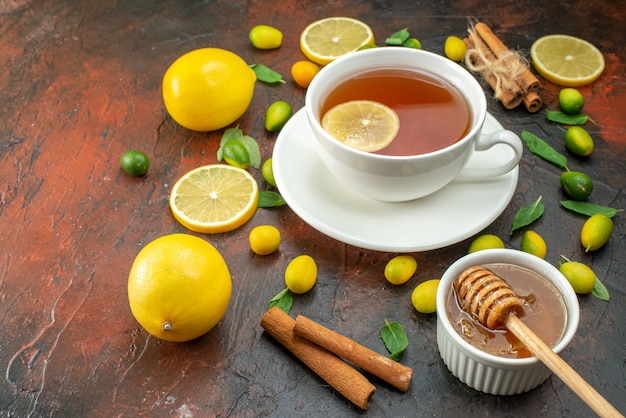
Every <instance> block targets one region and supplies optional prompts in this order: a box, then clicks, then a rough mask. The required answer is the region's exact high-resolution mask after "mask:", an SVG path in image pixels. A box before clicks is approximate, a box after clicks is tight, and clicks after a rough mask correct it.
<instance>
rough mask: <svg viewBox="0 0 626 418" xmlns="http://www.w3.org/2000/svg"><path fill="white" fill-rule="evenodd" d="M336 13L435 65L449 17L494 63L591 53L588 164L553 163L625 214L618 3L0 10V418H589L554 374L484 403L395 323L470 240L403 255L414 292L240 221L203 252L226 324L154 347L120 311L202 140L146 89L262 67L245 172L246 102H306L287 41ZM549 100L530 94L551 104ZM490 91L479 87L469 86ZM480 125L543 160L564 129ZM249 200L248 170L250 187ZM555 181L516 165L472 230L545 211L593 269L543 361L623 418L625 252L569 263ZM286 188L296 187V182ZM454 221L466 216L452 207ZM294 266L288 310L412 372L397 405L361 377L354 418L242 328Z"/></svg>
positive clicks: (291, 233)
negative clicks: (500, 208) (176, 78)
mask: <svg viewBox="0 0 626 418" xmlns="http://www.w3.org/2000/svg"><path fill="white" fill-rule="evenodd" d="M336 15H347V16H352V17H355V18H359V19H361V20H363V21H365V22H367V23H368V24H369V25H370V26H371V27H372V29H373V30H374V33H375V35H376V38H377V43H378V44H379V45H380V44H382V43H383V41H384V38H385V37H386V36H388V35H390V34H391V33H393V32H395V31H396V30H398V29H401V28H405V27H406V28H408V29H409V31H410V32H411V34H413V35H414V36H416V37H417V38H418V39H420V41H421V42H422V45H423V49H425V50H429V51H434V52H437V53H443V52H442V51H443V43H444V40H445V39H446V37H447V36H448V35H458V36H461V37H463V36H465V34H466V29H467V23H468V18H469V17H474V18H476V19H478V20H480V21H483V22H485V23H487V24H489V25H490V26H492V28H493V29H494V31H495V32H496V33H497V34H498V35H500V37H501V38H502V39H503V40H504V42H505V43H507V45H508V46H509V47H511V48H514V49H519V50H520V51H522V52H523V53H528V50H529V48H530V45H531V44H532V42H533V41H534V40H535V39H537V38H538V37H539V36H542V35H545V34H551V33H566V34H571V35H575V36H579V37H582V38H585V39H587V40H589V41H591V42H593V43H594V44H595V45H597V46H598V47H599V48H600V49H601V50H602V52H603V53H604V56H605V58H606V64H607V65H606V70H605V72H604V74H603V76H602V77H601V78H600V80H599V81H597V82H596V83H594V84H593V85H591V86H588V87H584V88H582V89H581V91H582V93H583V95H584V96H585V98H586V100H587V103H586V106H585V111H586V112H587V113H589V114H590V115H591V117H592V118H593V119H594V121H595V125H588V126H587V127H588V128H589V131H590V132H591V134H592V135H593V137H594V138H595V140H596V150H595V152H594V154H593V155H592V156H591V157H589V158H588V159H579V158H575V157H573V156H570V157H569V158H570V167H571V168H572V169H575V170H581V171H585V172H587V173H588V174H589V175H590V176H591V177H592V178H593V179H594V181H595V190H594V192H593V194H592V196H591V198H590V200H591V201H593V202H595V203H599V204H602V205H608V206H613V207H617V208H626V198H625V196H624V187H625V183H626V175H625V174H624V162H625V157H626V140H625V139H624V132H625V131H626V122H625V121H624V119H625V118H624V108H625V107H626V81H625V77H626V67H625V65H624V59H625V55H624V52H623V51H624V45H626V35H625V32H624V29H623V28H624V24H625V21H624V20H625V19H624V18H625V15H626V13H625V8H624V2H622V1H617V2H613V1H608V0H607V1H589V0H577V1H570V2H562V1H489V2H485V1H478V0H464V1H436V2H427V1H419V2H418V1H412V2H409V1H402V0H387V1H342V0H339V1H302V2H298V3H296V2H295V1H274V2H265V1H237V0H229V1H158V0H152V1H149V0H136V1H125V0H109V1H86V0H73V1H72V0H69V1H68V0H32V1H29V0H3V1H2V2H1V3H0V176H1V177H0V178H1V179H2V184H1V186H0V237H1V240H0V242H1V244H0V245H2V248H1V250H0V370H1V372H2V374H1V376H0V411H2V412H0V415H1V416H6V417H8V416H27V415H29V414H30V415H31V416H166V415H171V416H220V417H225V416H237V417H253V416H278V417H282V416H346V415H348V416H356V415H369V416H382V415H387V416H444V417H452V416H460V415H463V416H505V415H506V416H537V417H554V416H588V415H589V414H590V410H589V409H588V408H587V407H586V406H585V405H584V404H583V403H582V402H581V401H580V400H579V399H578V398H577V397H576V396H575V395H574V394H573V393H572V392H571V391H570V390H569V389H568V388H567V387H566V386H565V385H564V384H563V383H562V382H561V381H560V380H559V379H558V378H556V377H552V378H551V379H550V380H548V381H547V382H546V383H545V384H543V385H542V386H541V387H539V388H537V389H535V390H533V391H531V392H529V393H527V394H523V395H519V396H510V397H497V396H490V395H484V394H481V393H478V392H476V391H473V390H471V389H469V388H468V387H467V386H465V385H464V384H462V383H460V382H459V381H458V380H457V379H456V378H454V377H453V376H452V375H451V374H450V373H449V372H448V370H447V368H446V367H445V365H444V364H443V362H442V361H441V359H440V357H439V355H438V352H437V347H436V341H435V327H436V320H435V316H434V315H421V314H418V313H416V312H415V310H414V309H413V307H412V306H411V303H410V294H411V292H412V290H413V288H414V286H415V285H417V284H418V283H419V282H421V281H423V280H427V279H432V278H438V277H440V275H441V274H442V273H443V271H444V270H445V269H446V267H447V266H448V265H449V264H451V263H452V262H453V261H455V260H456V259H458V258H459V257H461V256H463V255H464V254H465V253H466V251H467V247H468V245H469V241H470V240H469V239H468V240H466V241H464V242H461V243H459V244H457V245H453V246H450V247H448V248H443V249H440V250H436V251H430V252H426V253H417V254H414V255H415V257H416V258H417V260H418V263H419V269H418V273H417V274H416V276H415V278H413V279H412V280H411V282H409V284H407V285H405V286H399V287H393V286H390V285H388V284H387V283H386V281H385V279H384V278H383V275H382V271H383V268H384V266H385V264H386V262H387V261H388V260H389V259H390V258H391V257H392V256H394V255H395V254H389V253H382V252H376V251H367V250H362V249H359V248H355V247H352V246H348V245H345V244H342V243H340V242H337V241H335V240H333V239H331V238H328V237H326V236H324V235H323V234H321V233H319V232H317V231H315V230H314V229H313V228H311V227H309V226H308V225H307V224H305V223H304V222H302V221H301V220H300V219H299V218H298V217H297V216H296V215H295V214H294V213H293V212H292V211H291V210H290V209H289V208H288V207H286V206H285V207H282V208H279V209H273V210H259V211H258V212H257V213H256V215H255V216H254V218H253V219H252V220H251V221H250V222H249V223H248V224H246V225H245V226H244V227H242V228H240V229H238V230H236V231H233V232H231V233H226V234H223V235H217V236H203V238H205V239H206V240H208V241H209V242H211V243H212V244H214V245H215V246H216V247H218V249H219V250H220V251H221V252H222V254H223V255H224V257H225V259H226V261H227V263H228V265H229V267H230V269H231V273H232V276H233V285H234V286H233V296H232V300H231V303H230V305H229V308H228V311H227V313H226V316H225V317H224V319H223V320H222V321H221V322H220V323H219V325H218V326H217V327H216V328H215V329H213V330H212V331H211V332H210V333H209V334H207V335H205V336H203V337H201V338H199V339H197V340H195V341H192V342H189V343H179V344H174V343H167V342H161V341H158V340H156V339H155V338H153V337H150V336H148V334H147V333H146V332H145V331H144V330H143V329H142V328H141V327H140V326H139V325H138V324H137V322H136V321H135V320H134V318H133V317H132V315H131V313H130V310H129V308H128V302H127V297H126V280H127V275H128V271H129V269H130V265H131V263H132V261H133V259H134V257H135V255H136V254H137V252H138V251H139V250H140V249H141V248H142V247H143V246H144V245H145V244H146V243H147V242H149V241H151V240H153V239H155V238H157V237H159V236H161V235H164V234H168V233H173V232H186V230H185V229H184V228H182V227H181V226H180V225H179V224H178V223H177V222H176V221H175V220H174V219H173V217H172V216H171V214H170V211H169V208H168V203H167V199H168V195H169V192H170V190H171V186H172V184H173V182H174V181H175V180H176V179H177V178H178V177H179V176H181V175H182V174H183V173H185V172H186V171H188V170H190V169H192V168H195V167H197V166H200V165H204V164H208V163H213V162H215V158H216V157H215V155H216V149H217V144H218V142H219V138H220V136H221V132H214V133H210V134H206V133H194V132H190V131H187V130H185V129H182V128H181V127H180V126H177V125H176V124H175V123H173V122H172V120H171V119H170V118H169V117H168V116H167V115H166V112H165V110H164V107H163V105H162V99H161V90H160V83H161V79H162V76H163V73H164V71H165V69H166V68H167V67H168V66H169V64H170V63H171V62H172V61H173V60H174V59H175V58H177V57H178V56H179V55H181V54H183V53H185V52H187V51H189V50H192V49H195V48H200V47H207V46H213V47H222V48H226V49H229V50H232V51H234V52H236V53H237V54H239V55H241V56H242V57H243V58H244V59H245V60H246V61H247V62H248V63H250V64H253V63H263V64H266V65H268V66H270V67H272V68H274V69H275V70H277V71H279V72H281V73H282V74H283V75H285V78H286V80H287V83H286V84H285V85H279V86H268V85H264V84H262V83H258V84H257V86H256V89H255V96H254V99H253V101H252V105H251V107H250V109H249V110H248V111H247V113H246V114H245V115H244V116H243V117H242V118H241V119H240V120H239V121H238V122H237V123H238V124H239V126H240V127H241V128H242V129H243V131H244V132H245V133H247V134H249V135H251V136H252V137H254V138H256V139H257V141H258V142H259V144H260V146H261V150H262V155H263V159H265V158H268V157H270V156H271V153H272V146H273V144H274V140H275V137H276V135H275V134H268V133H266V132H265V131H264V129H263V116H264V111H265V108H266V106H267V105H268V104H269V103H270V102H271V101H274V100H279V99H282V100H286V101H288V102H290V103H291V104H292V106H293V107H294V109H298V108H300V107H301V106H302V105H303V103H304V94H305V91H304V90H303V89H300V88H298V87H297V86H295V85H294V84H293V82H292V81H291V77H290V76H289V69H290V67H291V64H292V63H293V62H295V61H296V60H299V59H302V58H303V55H302V54H301V52H300V50H299V47H298V39H299V35H300V33H301V31H302V30H303V29H304V27H305V26H306V25H307V24H308V23H310V22H312V21H314V20H316V19H319V18H323V17H328V16H336ZM261 23H263V24H270V25H274V26H276V27H278V28H280V29H281V30H282V31H283V33H284V43H283V46H282V47H281V48H280V49H278V50H275V51H259V50H255V49H254V48H253V47H252V46H251V45H250V43H249V41H248V38H247V34H248V31H249V30H250V28H251V27H253V26H254V25H256V24H261ZM558 90H559V88H558V87H557V86H555V85H553V84H550V83H545V84H544V86H543V90H542V96H543V98H544V101H545V104H546V105H547V107H549V108H553V109H554V108H556V102H555V100H556V96H557V93H558ZM486 91H487V93H488V94H491V92H490V90H489V89H488V88H487V89H486ZM489 109H490V111H491V112H492V113H493V114H494V115H495V116H496V117H497V118H498V119H499V120H500V121H501V123H502V124H503V125H504V126H505V127H507V128H509V129H512V130H513V131H515V132H517V133H520V132H521V131H522V130H523V129H527V130H531V131H532V132H534V133H536V134H537V135H540V136H542V137H544V138H545V139H547V140H548V141H549V142H551V143H552V144H553V145H554V146H555V147H557V149H561V150H562V149H563V148H562V145H561V137H562V132H563V129H562V128H561V127H559V126H555V125H552V124H550V123H547V122H546V121H545V116H544V113H543V112H541V113H538V114H529V113H528V112H526V111H525V110H524V109H523V108H520V109H516V110H513V111H506V110H504V109H503V108H502V107H501V106H500V104H498V103H496V102H493V101H491V102H490V104H489ZM131 148H136V149H142V150H144V151H145V152H146V153H147V154H148V155H149V156H150V158H151V161H152V168H151V170H150V172H149V174H148V175H147V176H146V177H144V178H132V177H130V176H128V175H126V174H125V173H123V172H122V171H121V170H120V167H119V156H120V155H121V154H122V153H123V152H124V151H126V150H128V149H131ZM250 171H251V172H252V173H253V175H254V176H255V177H256V178H257V179H258V180H259V183H260V184H261V185H262V187H265V183H264V182H263V180H262V176H261V173H260V170H258V171H257V170H254V169H251V170H250ZM559 174H560V170H559V169H557V168H556V167H553V166H551V165H549V164H548V163H545V162H544V161H542V160H539V159H538V158H537V157H535V156H533V155H531V154H529V153H526V154H525V156H524V158H523V161H522V163H521V165H520V179H519V185H518V187H517V190H516V193H515V195H514V197H513V199H512V201H511V203H510V205H509V207H508V208H507V209H506V210H505V212H504V213H503V214H502V215H501V216H500V217H499V218H498V219H497V220H496V221H495V222H494V223H493V224H492V225H491V226H489V227H488V228H487V229H486V230H485V232H490V233H496V234H498V235H500V236H501V237H502V238H503V239H504V240H505V242H506V244H507V246H508V247H510V248H519V244H520V239H521V235H520V234H519V233H516V234H513V235H511V236H509V234H508V231H509V228H510V225H511V221H512V219H513V215H514V214H515V212H516V211H517V209H519V207H520V206H522V205H524V204H527V203H529V202H531V201H534V200H535V199H537V197H538V196H540V195H542V196H543V202H544V203H545V205H546V212H545V214H544V216H543V217H542V218H541V219H540V220H539V221H537V222H536V223H535V224H533V226H532V227H533V229H534V230H535V231H537V232H538V233H540V234H541V235H543V236H544V238H545V239H546V241H547V244H548V255H547V260H548V261H549V262H551V263H553V264H555V265H557V264H558V261H559V256H560V255H561V254H563V255H565V256H567V257H570V258H572V259H575V260H579V261H583V262H585V263H587V264H589V265H590V266H592V267H593V269H594V270H595V272H596V273H597V275H598V276H599V277H600V278H601V279H602V281H603V282H604V284H605V285H606V286H607V288H608V289H609V291H610V293H611V296H612V300H611V301H610V302H609V303H607V302H603V301H600V300H598V299H595V298H594V297H591V296H583V297H580V303H581V323H580V327H579V329H578V332H577V335H576V337H575V338H574V340H573V342H572V344H571V345H570V346H569V347H568V348H567V349H566V350H565V351H564V352H563V357H564V358H565V359H566V360H567V361H568V362H569V363H570V364H571V365H572V366H573V367H574V368H575V369H577V370H578V371H579V372H580V373H581V374H582V375H583V376H584V377H585V378H586V379H587V380H588V381H589V382H590V383H591V384H592V385H593V386H594V387H596V388H597V389H598V390H599V391H600V392H601V393H602V394H603V395H604V396H605V397H606V398H608V400H609V401H611V402H612V403H613V404H614V405H615V406H616V407H617V408H618V409H620V410H621V411H623V412H626V399H625V396H624V395H626V335H625V330H626V326H625V323H624V321H625V319H624V318H625V316H626V294H625V289H626V285H625V283H626V281H625V280H626V279H625V278H624V271H626V261H625V259H626V257H625V255H626V251H625V250H624V234H625V231H626V228H625V226H624V214H623V213H620V214H618V215H617V216H616V218H615V221H616V223H615V231H614V233H613V236H612V238H611V240H610V241H609V243H608V245H607V246H606V247H605V248H603V249H602V250H600V251H597V252H595V253H593V254H585V253H584V252H583V251H582V250H581V246H580V244H579V242H578V234H579V230H580V227H581V225H582V223H583V222H584V218H583V217H581V216H577V215H574V214H572V213H569V212H566V211H565V210H563V209H561V208H560V207H559V203H558V202H559V200H560V199H563V197H564V196H563V195H562V193H561V192H560V189H559V184H558V175H559ZM294 177H297V173H294ZM468 204H471V202H468ZM260 224H272V225H276V226H277V227H278V228H279V229H280V230H281V232H282V234H283V244H282V246H281V249H280V251H279V252H277V253H275V254H273V255H271V256H267V257H258V256H254V255H253V254H252V253H251V251H250V249H249V247H248V242H247V236H248V233H249V231H250V229H251V228H252V227H254V226H256V225H260ZM302 253H307V254H310V255H312V256H313V257H314V258H315V259H316V260H317V262H318V265H319V281H318V284H317V286H316V287H315V288H314V290H313V291H311V292H310V293H308V294H306V295H304V296H299V297H297V298H296V299H295V303H294V307H293V309H292V314H293V315H296V314H298V313H303V314H305V315H307V316H308V317H310V318H312V319H314V320H317V321H319V322H321V323H323V324H324V325H326V326H329V327H330V328H333V329H335V330H337V331H339V332H341V333H344V334H346V335H348V336H350V337H352V338H354V339H355V340H357V341H359V342H361V343H363V344H365V345H367V346H368V347H370V348H372V349H375V350H377V351H380V352H385V349H384V346H383V344H382V342H381V340H380V337H379V335H378V330H379V329H380V326H381V325H382V324H383V323H384V319H385V318H387V319H389V320H397V321H399V322H400V323H401V324H402V325H403V326H404V328H405V330H406V331H407V333H408V336H409V341H410V343H409V347H408V349H407V350H406V352H405V354H404V356H403V357H402V362H403V363H404V364H406V365H408V366H410V367H412V368H413V370H414V380H413V383H412V386H411V388H410V389H409V391H408V393H406V394H402V393H399V392H398V391H396V390H394V389H393V388H391V387H389V386H388V385H385V384H384V383H382V382H380V381H378V380H376V379H373V382H374V383H375V384H376V386H377V388H378V389H377V391H376V393H375V394H374V396H373V398H372V405H371V408H370V410H369V411H368V412H367V413H362V412H360V411H359V410H358V409H357V408H355V407H354V406H353V405H351V404H350V403H349V402H347V401H346V400H345V399H343V398H342V397H341V396H340V395H339V394H337V393H335V392H334V391H333V390H332V389H330V388H329V387H327V386H326V385H325V384H324V382H323V381H321V380H320V379H318V378H317V377H316V376H314V375H313V374H312V373H311V372H310V371H309V370H307V369H306V368H304V367H303V366H302V365H301V364H300V363H299V362H298V361H296V360H295V359H294V358H293V357H292V356H290V355H289V354H288V353H287V352H285V351H284V350H283V349H282V348H281V347H280V346H278V345H277V344H276V343H275V342H274V341H273V340H272V339H271V338H269V337H268V336H267V335H266V334H264V332H263V331H262V329H261V328H260V326H259V320H260V318H261V316H262V314H263V312H264V310H265V308H266V303H267V301H268V300H269V299H270V298H271V297H272V296H274V295H275V294H276V293H278V292H279V291H280V290H281V289H282V288H283V287H284V283H283V278H282V275H283V271H284V268H285V267H286V265H287V263H288V262H289V261H290V260H291V259H292V258H293V257H295V256H296V255H299V254H302Z"/></svg>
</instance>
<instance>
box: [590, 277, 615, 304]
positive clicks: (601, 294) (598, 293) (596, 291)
mask: <svg viewBox="0 0 626 418" xmlns="http://www.w3.org/2000/svg"><path fill="white" fill-rule="evenodd" d="M591 294H592V295H594V296H595V297H597V298H598V299H602V300H605V301H607V302H608V301H609V300H610V299H611V296H609V291H608V290H607V289H606V287H604V284H603V283H602V282H601V281H600V279H598V277H597V276H596V281H595V282H594V284H593V289H592V290H591Z"/></svg>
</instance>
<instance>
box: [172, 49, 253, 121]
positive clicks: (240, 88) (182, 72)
mask: <svg viewBox="0 0 626 418" xmlns="http://www.w3.org/2000/svg"><path fill="white" fill-rule="evenodd" d="M255 81H256V75H255V74H254V71H253V70H252V69H251V68H250V67H249V66H248V64H246V62H245V61H244V60H243V59H242V58H241V57H239V56H238V55H236V54H234V53H232V52H230V51H226V50H225V49H220V48H201V49H196V50H193V51H191V52H188V53H186V54H184V55H182V56H180V57H179V58H178V59H177V60H176V61H174V62H173V63H172V65H170V67H169V68H168V69H167V71H166V72H165V75H164V76H163V101H164V103H165V108H166V109H167V112H168V113H169V114H170V116H171V117H172V119H174V120H175V121H176V122H177V123H179V124H180V125H182V126H184V127H185V128H187V129H191V130H194V131H201V132H205V131H215V130H217V129H221V128H224V127H225V126H228V125H229V124H231V123H233V122H234V121H236V120H237V119H239V117H241V115H243V114H244V112H245V111H246V110H247V109H248V106H249V105H250V101H251V100H252V95H253V93H254V83H255Z"/></svg>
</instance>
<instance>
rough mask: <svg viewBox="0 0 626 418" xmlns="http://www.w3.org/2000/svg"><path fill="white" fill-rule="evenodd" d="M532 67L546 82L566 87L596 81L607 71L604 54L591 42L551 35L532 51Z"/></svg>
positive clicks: (532, 47) (540, 41)
mask: <svg viewBox="0 0 626 418" xmlns="http://www.w3.org/2000/svg"><path fill="white" fill-rule="evenodd" d="M530 56H531V58H532V63H533V66H534V67H535V69H536V70H537V72H538V73H539V74H541V75H542V76H543V77H544V78H545V79H547V80H549V81H551V82H553V83H555V84H559V85H561V86H566V87H577V86H583V85H585V84H589V83H591V82H593V81H595V80H596V79H597V78H598V77H600V75H601V74H602V71H603V70H604V57H603V56H602V53H601V52H600V51H599V50H598V48H596V47H595V46H593V45H592V44H590V43H589V42H587V41H585V40H583V39H579V38H576V37H573V36H568V35H547V36H544V37H541V38H539V39H537V40H536V41H535V42H534V43H533V44H532V46H531V47H530Z"/></svg>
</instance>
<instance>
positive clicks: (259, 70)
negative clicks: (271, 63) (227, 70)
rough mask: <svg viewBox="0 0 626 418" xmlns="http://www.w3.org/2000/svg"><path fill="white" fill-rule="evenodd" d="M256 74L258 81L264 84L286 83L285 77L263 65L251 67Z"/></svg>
mask: <svg viewBox="0 0 626 418" xmlns="http://www.w3.org/2000/svg"><path fill="white" fill-rule="evenodd" d="M250 68H252V70H253V71H254V73H255V74H256V79H257V80H259V81H263V82H264V83H270V84H273V83H284V82H285V80H283V76H282V75H280V73H277V72H276V71H274V70H272V69H271V68H269V67H267V66H265V65H263V64H252V65H251V66H250Z"/></svg>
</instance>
